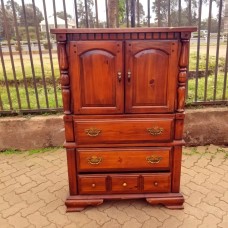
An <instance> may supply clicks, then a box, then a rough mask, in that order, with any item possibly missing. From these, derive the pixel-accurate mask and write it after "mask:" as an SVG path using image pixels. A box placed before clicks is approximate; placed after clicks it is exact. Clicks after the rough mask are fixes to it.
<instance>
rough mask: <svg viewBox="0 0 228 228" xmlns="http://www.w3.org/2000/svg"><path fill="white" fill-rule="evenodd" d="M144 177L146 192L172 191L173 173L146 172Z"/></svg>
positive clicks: (144, 189)
mask: <svg viewBox="0 0 228 228" xmlns="http://www.w3.org/2000/svg"><path fill="white" fill-rule="evenodd" d="M142 177H143V191H144V192H170V191H171V174H170V173H163V174H159V175H158V174H148V175H147V174H145V175H142Z"/></svg>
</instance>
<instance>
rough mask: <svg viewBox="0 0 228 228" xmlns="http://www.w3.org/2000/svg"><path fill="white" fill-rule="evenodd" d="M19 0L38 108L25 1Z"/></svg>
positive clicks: (37, 102)
mask: <svg viewBox="0 0 228 228" xmlns="http://www.w3.org/2000/svg"><path fill="white" fill-rule="evenodd" d="M21 2H22V8H23V13H24V23H25V31H26V36H27V41H28V50H29V58H30V64H31V70H32V78H33V85H34V90H35V96H36V104H37V108H38V109H40V102H39V96H38V90H37V85H36V76H35V70H34V63H33V57H32V49H31V42H30V36H29V31H28V23H27V15H26V11H25V3H24V0H22V1H21Z"/></svg>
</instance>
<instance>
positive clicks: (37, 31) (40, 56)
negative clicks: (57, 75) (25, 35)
mask: <svg viewBox="0 0 228 228" xmlns="http://www.w3.org/2000/svg"><path fill="white" fill-rule="evenodd" d="M32 5H33V13H34V19H35V24H37V23H38V21H37V15H36V5H35V0H32ZM35 27H36V39H37V44H38V50H39V58H40V65H41V72H42V84H43V87H44V94H45V101H46V107H47V108H49V102H48V94H47V85H46V79H45V73H44V63H43V55H42V50H41V43H40V35H39V29H38V26H35Z"/></svg>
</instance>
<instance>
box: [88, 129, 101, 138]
mask: <svg viewBox="0 0 228 228" xmlns="http://www.w3.org/2000/svg"><path fill="white" fill-rule="evenodd" d="M85 133H86V134H87V135H88V136H91V137H96V136H98V135H99V134H100V133H101V130H99V129H96V128H92V127H91V128H89V129H85Z"/></svg>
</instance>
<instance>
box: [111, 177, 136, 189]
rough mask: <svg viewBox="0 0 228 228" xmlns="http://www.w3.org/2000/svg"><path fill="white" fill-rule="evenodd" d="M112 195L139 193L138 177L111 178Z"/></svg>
mask: <svg viewBox="0 0 228 228" xmlns="http://www.w3.org/2000/svg"><path fill="white" fill-rule="evenodd" d="M111 183H112V187H111V189H112V190H111V191H112V193H139V192H140V185H139V175H118V176H111Z"/></svg>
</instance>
